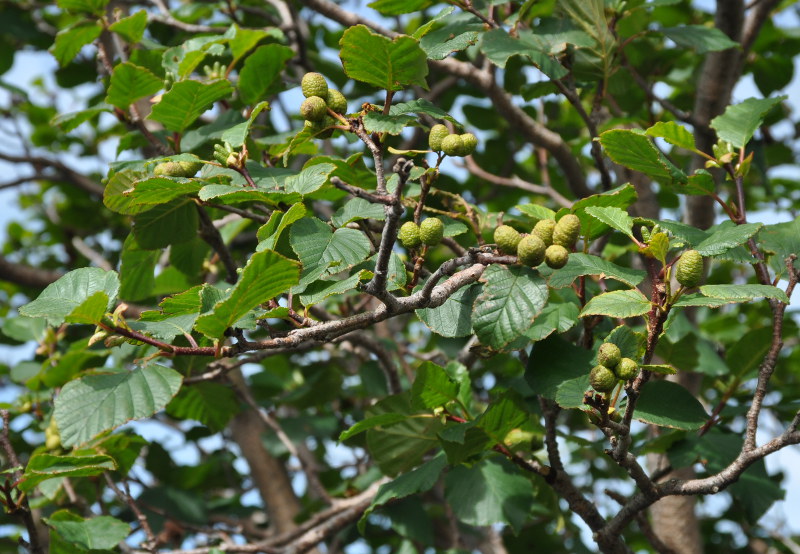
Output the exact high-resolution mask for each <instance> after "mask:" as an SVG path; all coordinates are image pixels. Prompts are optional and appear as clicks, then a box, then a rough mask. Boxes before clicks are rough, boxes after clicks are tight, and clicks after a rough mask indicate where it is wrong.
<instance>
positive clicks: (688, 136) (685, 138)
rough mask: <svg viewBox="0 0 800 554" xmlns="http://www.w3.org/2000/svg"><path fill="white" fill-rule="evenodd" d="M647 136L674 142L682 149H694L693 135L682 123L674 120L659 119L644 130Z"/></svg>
mask: <svg viewBox="0 0 800 554" xmlns="http://www.w3.org/2000/svg"><path fill="white" fill-rule="evenodd" d="M644 134H645V135H647V136H649V137H660V138H663V139H664V140H665V141H667V142H668V143H670V144H674V145H675V146H678V147H680V148H683V149H684V150H691V151H693V152H694V151H696V150H697V148H696V147H695V145H694V136H693V135H692V133H690V132H689V130H688V129H687V128H686V127H684V126H683V125H679V124H677V123H675V122H674V121H659V122H658V123H656V124H655V125H653V126H652V127H650V128H649V129H647V130H646V131H645V132H644Z"/></svg>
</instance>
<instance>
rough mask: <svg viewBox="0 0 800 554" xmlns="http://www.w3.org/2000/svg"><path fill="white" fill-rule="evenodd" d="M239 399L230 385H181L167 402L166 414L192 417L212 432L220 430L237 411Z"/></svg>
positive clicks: (186, 417) (179, 417) (203, 383)
mask: <svg viewBox="0 0 800 554" xmlns="http://www.w3.org/2000/svg"><path fill="white" fill-rule="evenodd" d="M240 409H241V408H240V406H239V400H238V399H237V397H236V394H235V393H234V392H233V390H232V389H231V388H230V387H226V386H225V385H221V384H219V383H208V382H201V383H196V384H192V385H191V386H186V387H182V388H181V390H180V392H179V393H178V394H177V395H176V396H175V398H173V399H172V400H171V401H170V403H169V404H167V414H169V415H170V416H171V417H174V418H177V419H194V420H196V421H199V422H200V423H202V424H203V425H206V426H208V428H209V429H210V430H211V431H212V432H215V433H217V432H219V431H222V430H223V429H224V428H225V426H226V425H227V424H228V421H230V419H231V418H232V417H233V416H235V415H236V414H237V413H239V410H240Z"/></svg>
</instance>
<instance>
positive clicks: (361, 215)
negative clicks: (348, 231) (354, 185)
mask: <svg viewBox="0 0 800 554" xmlns="http://www.w3.org/2000/svg"><path fill="white" fill-rule="evenodd" d="M385 218H386V214H385V213H384V209H383V206H382V205H381V204H373V203H371V202H370V201H369V200H366V199H364V198H352V199H350V200H348V201H347V203H346V204H345V205H344V206H342V207H341V208H339V209H338V210H337V211H336V213H335V214H333V215H332V216H331V223H333V225H334V227H344V226H345V225H347V224H348V223H352V222H353V221H361V220H362V219H375V220H377V221H383V220H384V219H385Z"/></svg>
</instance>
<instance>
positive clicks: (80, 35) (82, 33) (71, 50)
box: [51, 23, 103, 67]
mask: <svg viewBox="0 0 800 554" xmlns="http://www.w3.org/2000/svg"><path fill="white" fill-rule="evenodd" d="M102 31H103V28H102V27H101V26H100V25H98V24H97V23H90V24H88V25H86V24H80V25H77V26H75V27H69V28H67V29H64V30H62V31H59V32H58V34H57V35H56V40H55V43H54V44H53V47H52V49H51V51H52V53H53V56H55V58H56V60H58V63H59V65H60V66H61V67H64V66H66V65H67V64H68V63H69V62H71V61H72V60H73V59H74V58H75V56H77V55H78V52H80V51H81V48H83V47H84V46H86V45H87V44H89V43H90V42H92V41H94V40H95V39H96V38H97V37H99V36H100V33H101V32H102Z"/></svg>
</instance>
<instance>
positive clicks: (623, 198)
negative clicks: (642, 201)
mask: <svg viewBox="0 0 800 554" xmlns="http://www.w3.org/2000/svg"><path fill="white" fill-rule="evenodd" d="M635 201H636V189H635V188H634V187H633V185H623V186H621V187H617V188H614V189H611V190H609V191H607V192H604V193H601V194H593V195H592V196H587V197H586V198H582V199H580V200H578V201H577V202H575V203H574V204H573V205H572V210H571V211H572V213H574V214H575V215H577V216H578V218H579V219H580V220H581V235H582V236H584V237H587V238H588V239H589V240H592V239H596V238H597V237H599V236H601V235H603V234H605V233H607V232H608V229H609V227H608V225H606V224H605V223H602V222H601V221H599V220H598V219H596V218H594V217H592V216H590V215H589V214H587V213H586V208H588V207H591V206H615V207H617V208H620V209H623V210H624V209H627V208H628V206H630V205H632V204H633V203H634V202H635ZM559 213H560V214H563V213H567V210H560V211H559Z"/></svg>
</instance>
